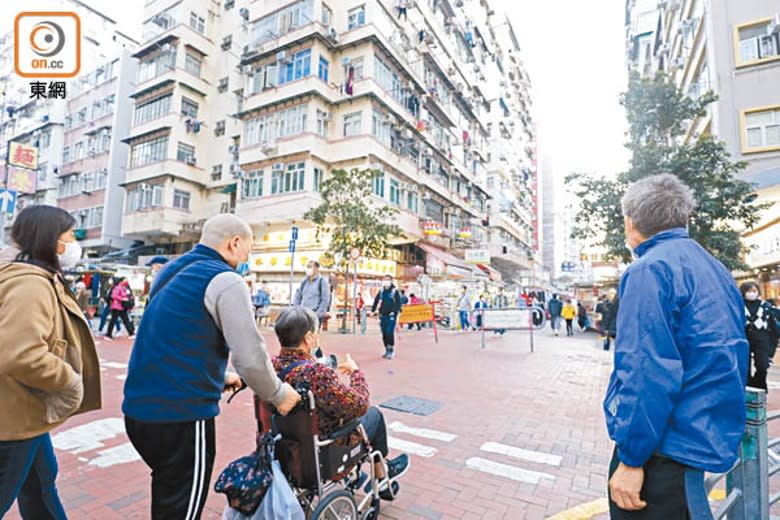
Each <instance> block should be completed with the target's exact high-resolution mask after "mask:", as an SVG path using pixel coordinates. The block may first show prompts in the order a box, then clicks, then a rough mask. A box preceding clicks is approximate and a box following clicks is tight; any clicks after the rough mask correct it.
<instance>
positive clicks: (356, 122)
mask: <svg viewBox="0 0 780 520" xmlns="http://www.w3.org/2000/svg"><path fill="white" fill-rule="evenodd" d="M360 127H361V117H360V112H355V113H354V114H347V115H345V116H344V137H349V136H351V135H358V134H360Z"/></svg>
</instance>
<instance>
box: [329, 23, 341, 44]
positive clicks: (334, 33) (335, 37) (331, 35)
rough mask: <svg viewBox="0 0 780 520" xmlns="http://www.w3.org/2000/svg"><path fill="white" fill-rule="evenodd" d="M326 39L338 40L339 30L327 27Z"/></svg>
mask: <svg viewBox="0 0 780 520" xmlns="http://www.w3.org/2000/svg"><path fill="white" fill-rule="evenodd" d="M328 39H329V40H330V41H331V42H333V43H338V42H339V32H338V31H337V30H336V29H335V28H334V27H331V28H330V29H328Z"/></svg>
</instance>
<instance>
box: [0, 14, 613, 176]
mask: <svg viewBox="0 0 780 520" xmlns="http://www.w3.org/2000/svg"><path fill="white" fill-rule="evenodd" d="M62 3H63V2H62V0H2V1H0V20H3V23H1V24H0V28H2V32H5V31H9V30H11V29H12V27H11V26H12V23H11V20H13V18H14V16H15V15H16V13H18V12H20V11H23V10H30V9H31V8H35V9H42V8H57V7H58V6H59V5H61V4H62ZM87 3H89V4H90V5H93V6H94V7H96V8H97V9H99V10H101V11H103V12H105V13H106V14H107V15H108V16H110V17H112V18H114V19H115V20H117V21H118V22H119V24H120V30H123V32H125V33H127V34H129V35H130V36H133V37H136V38H139V37H140V24H141V21H142V16H143V4H144V2H143V1H142V0H131V1H125V2H118V1H116V0H87ZM491 3H492V5H494V6H495V7H496V8H497V9H496V10H497V11H499V13H500V10H501V9H502V8H503V9H505V10H506V12H507V15H508V16H509V19H510V21H511V22H512V25H513V26H514V28H515V33H516V35H517V39H518V41H519V43H520V46H521V54H522V56H523V60H524V61H525V63H526V67H527V69H528V72H529V74H530V76H531V81H532V84H533V99H534V105H535V114H534V117H535V119H536V121H537V125H538V134H539V155H540V157H542V156H547V161H546V164H552V165H554V170H555V172H554V174H555V177H556V178H557V179H562V178H563V177H565V176H566V175H567V174H568V173H570V172H573V171H594V172H598V173H603V174H605V175H610V176H611V175H614V174H616V173H617V172H619V171H621V170H623V169H624V168H625V166H626V164H627V158H628V154H627V152H626V151H625V148H624V147H623V143H624V141H625V136H624V133H625V126H626V123H625V116H624V112H623V109H622V107H620V105H619V104H618V96H619V94H620V92H622V91H623V90H624V89H625V86H626V80H627V74H626V68H625V54H624V53H625V50H624V49H625V46H624V37H625V36H624V34H625V33H624V25H623V24H624V18H623V17H624V5H625V0H598V1H583V0H556V1H549V0H491ZM502 19H503V18H499V16H496V17H494V18H493V20H502Z"/></svg>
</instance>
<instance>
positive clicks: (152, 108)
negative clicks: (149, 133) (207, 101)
mask: <svg viewBox="0 0 780 520" xmlns="http://www.w3.org/2000/svg"><path fill="white" fill-rule="evenodd" d="M172 97H173V95H172V94H168V95H167V96H163V97H160V98H157V99H154V100H152V101H148V102H146V103H144V104H142V105H138V106H136V107H135V119H134V124H135V125H136V126H137V125H141V124H144V123H146V122H148V121H153V120H154V119H158V118H160V117H162V116H164V115H165V114H167V113H168V112H169V111H170V109H171V98H172ZM196 110H197V105H196Z"/></svg>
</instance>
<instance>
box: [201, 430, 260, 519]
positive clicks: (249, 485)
mask: <svg viewBox="0 0 780 520" xmlns="http://www.w3.org/2000/svg"><path fill="white" fill-rule="evenodd" d="M273 444H274V438H273V435H271V434H270V433H268V434H266V435H264V436H263V437H262V439H260V440H259V442H258V443H257V449H256V450H255V452H254V453H252V454H251V455H247V456H246V457H241V458H240V459H237V460H234V461H233V462H231V463H230V464H228V466H227V467H226V468H225V469H224V470H223V471H222V473H220V475H219V477H218V478H217V482H216V483H215V484H214V491H216V492H217V493H224V494H225V495H227V499H228V505H229V507H231V508H234V509H235V510H237V511H238V512H239V513H241V514H244V515H250V516H251V515H253V514H254V513H255V511H257V508H258V507H259V506H260V503H261V502H262V501H263V498H264V497H265V495H266V493H267V491H268V488H269V487H270V486H271V483H272V480H273V470H272V468H271V461H272V460H273Z"/></svg>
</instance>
